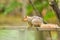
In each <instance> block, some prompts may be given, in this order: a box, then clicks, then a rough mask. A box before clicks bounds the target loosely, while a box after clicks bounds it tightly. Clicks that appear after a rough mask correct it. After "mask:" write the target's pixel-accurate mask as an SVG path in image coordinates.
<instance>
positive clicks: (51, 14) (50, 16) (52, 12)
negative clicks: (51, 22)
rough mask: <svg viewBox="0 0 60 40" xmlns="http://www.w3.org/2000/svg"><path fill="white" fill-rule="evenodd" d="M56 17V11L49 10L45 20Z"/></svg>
mask: <svg viewBox="0 0 60 40" xmlns="http://www.w3.org/2000/svg"><path fill="white" fill-rule="evenodd" d="M54 16H56V15H55V13H54V11H52V10H48V11H47V13H46V16H44V19H45V20H48V19H49V18H52V17H54Z"/></svg>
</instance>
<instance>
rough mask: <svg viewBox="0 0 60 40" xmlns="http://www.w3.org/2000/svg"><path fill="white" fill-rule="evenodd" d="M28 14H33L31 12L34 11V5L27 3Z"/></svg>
mask: <svg viewBox="0 0 60 40" xmlns="http://www.w3.org/2000/svg"><path fill="white" fill-rule="evenodd" d="M26 10H27V11H26V12H27V13H26V15H28V16H29V15H31V13H32V11H33V7H32V5H27V7H26Z"/></svg>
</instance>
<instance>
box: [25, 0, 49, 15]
mask: <svg viewBox="0 0 60 40" xmlns="http://www.w3.org/2000/svg"><path fill="white" fill-rule="evenodd" d="M33 5H34V7H35V8H36V9H37V10H38V11H39V12H41V11H42V10H43V8H44V7H45V8H47V7H48V5H49V3H48V2H47V1H43V2H40V1H39V0H36V1H35V2H34V3H33ZM34 10H35V9H34ZM32 11H33V7H32V5H31V4H28V5H27V14H26V15H30V14H31V13H32Z"/></svg>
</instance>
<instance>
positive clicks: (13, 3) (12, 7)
mask: <svg viewBox="0 0 60 40" xmlns="http://www.w3.org/2000/svg"><path fill="white" fill-rule="evenodd" d="M17 6H20V7H21V6H22V4H21V3H18V2H16V1H13V2H11V3H10V4H9V6H6V8H5V12H4V14H5V15H6V14H8V13H9V12H12V11H13V10H14V9H15V8H16V7H17Z"/></svg>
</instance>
